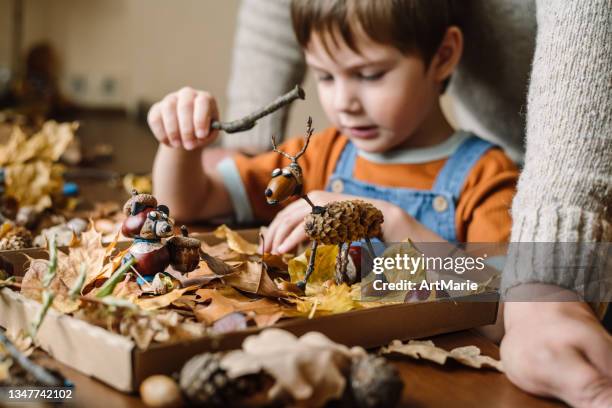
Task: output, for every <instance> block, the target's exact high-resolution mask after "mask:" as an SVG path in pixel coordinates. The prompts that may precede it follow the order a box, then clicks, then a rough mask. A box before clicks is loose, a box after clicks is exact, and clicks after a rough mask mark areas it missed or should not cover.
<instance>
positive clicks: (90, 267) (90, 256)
mask: <svg viewBox="0 0 612 408" xmlns="http://www.w3.org/2000/svg"><path fill="white" fill-rule="evenodd" d="M114 246H115V245H114V244H111V245H109V247H108V248H105V247H104V245H102V234H100V233H99V232H98V231H96V230H95V228H93V225H92V224H90V226H89V229H88V230H87V231H85V232H83V233H82V234H81V238H80V239H78V240H75V241H73V242H72V243H71V245H70V247H69V248H68V254H65V253H63V252H58V254H57V255H58V256H57V261H58V264H57V266H58V272H57V273H58V275H59V276H60V279H61V280H62V282H64V284H65V285H66V286H67V287H72V286H73V285H74V282H75V280H76V279H77V277H78V276H79V270H80V268H81V265H85V270H86V272H87V275H86V277H85V284H84V286H87V284H89V283H90V282H92V281H93V280H95V279H96V278H97V277H98V276H99V275H100V274H101V273H102V271H103V268H104V264H105V263H104V261H105V259H106V258H107V257H108V256H109V254H110V253H112V251H113V249H114Z"/></svg>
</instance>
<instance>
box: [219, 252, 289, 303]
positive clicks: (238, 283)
mask: <svg viewBox="0 0 612 408" xmlns="http://www.w3.org/2000/svg"><path fill="white" fill-rule="evenodd" d="M223 280H224V281H225V282H226V283H227V284H228V285H231V286H233V287H234V288H236V289H240V290H243V291H245V292H249V293H256V294H258V295H262V296H270V297H287V293H285V292H283V291H281V290H279V289H278V287H277V286H276V284H275V283H274V281H272V279H271V278H270V276H269V275H268V273H267V272H266V270H265V269H264V267H263V264H261V263H257V262H252V261H247V262H243V263H242V264H240V267H239V268H238V270H237V271H236V273H234V274H232V275H229V276H226V277H224V278H223Z"/></svg>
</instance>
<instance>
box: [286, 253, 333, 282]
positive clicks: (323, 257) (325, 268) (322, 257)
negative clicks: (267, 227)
mask: <svg viewBox="0 0 612 408" xmlns="http://www.w3.org/2000/svg"><path fill="white" fill-rule="evenodd" d="M310 252H311V250H310V247H309V248H308V249H306V251H305V252H303V253H302V254H301V255H299V256H296V257H295V258H293V259H292V260H290V261H289V276H290V277H291V282H298V281H300V280H302V279H304V275H306V269H307V267H308V260H309V259H310ZM337 256H338V246H337V245H319V246H318V247H317V254H316V257H315V268H314V271H313V273H312V275H310V278H309V279H308V283H322V282H325V281H327V280H329V279H334V277H335V275H336V257H337Z"/></svg>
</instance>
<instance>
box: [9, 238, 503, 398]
mask: <svg viewBox="0 0 612 408" xmlns="http://www.w3.org/2000/svg"><path fill="white" fill-rule="evenodd" d="M241 234H242V235H243V236H244V237H245V238H247V239H251V240H253V241H254V240H255V239H256V236H257V235H256V232H255V231H253V230H245V231H243V232H241ZM194 236H197V237H198V238H200V239H201V240H203V241H205V242H207V243H209V244H215V243H218V242H219V240H218V239H217V238H216V237H214V236H213V235H212V234H199V235H197V234H194ZM125 245H127V243H123V244H122V246H125ZM25 254H27V255H29V256H31V257H34V258H42V257H46V253H45V252H44V251H42V250H40V249H38V250H36V249H31V250H25V251H6V252H3V253H2V256H3V257H4V258H6V259H7V260H9V261H10V262H12V263H13V265H14V267H15V273H16V274H17V275H19V274H23V267H22V266H23V264H24V262H25V259H26V258H25V256H24V255H25ZM466 300H467V301H466ZM472 300H473V301H472ZM40 307H41V305H40V304H39V303H38V302H35V301H33V300H30V299H27V298H25V297H23V296H21V294H19V293H17V292H15V291H13V290H10V289H8V288H4V289H1V290H0V326H3V327H5V328H7V329H10V330H20V329H23V330H27V329H28V325H29V324H30V322H31V321H32V319H33V318H34V316H35V315H36V313H37V311H38V310H39V308H40ZM497 307H498V303H497V294H496V293H494V292H486V293H480V294H478V295H471V296H467V297H465V298H464V299H454V300H437V301H433V302H426V303H406V304H394V305H388V306H381V307H377V308H372V309H361V310H355V311H350V312H346V313H341V314H337V315H330V316H322V317H317V318H314V319H306V318H294V319H289V320H285V321H281V322H279V323H277V324H276V325H274V327H278V328H282V329H285V330H288V331H290V332H292V333H294V334H296V335H298V336H299V335H302V334H304V333H306V332H309V331H319V332H321V333H324V334H325V335H326V336H328V337H329V338H331V339H332V340H334V341H337V342H339V343H342V344H346V345H347V346H356V345H359V346H363V347H365V348H372V347H377V346H382V345H385V344H387V343H389V342H390V341H392V340H394V339H400V340H407V339H411V338H420V337H428V336H433V335H436V334H441V333H448V332H453V331H459V330H465V329H469V328H472V327H476V326H481V325H486V324H492V323H494V322H495V319H496V316H497ZM257 332H259V329H257V328H249V329H247V330H242V331H238V332H231V333H224V334H222V335H216V336H214V337H212V336H209V337H204V338H201V339H197V340H193V341H188V342H180V343H174V344H152V345H151V346H150V347H149V348H148V349H147V350H140V349H138V348H137V347H136V344H135V343H134V342H133V341H131V340H130V339H128V338H126V337H123V336H120V335H118V334H115V333H111V332H109V331H107V330H105V329H103V328H100V327H97V326H93V325H91V324H89V323H87V322H85V321H82V320H79V319H76V318H74V317H71V316H68V315H62V314H60V313H58V312H56V311H55V310H53V309H51V310H50V311H49V313H48V315H47V317H46V319H45V321H44V322H43V324H42V326H41V328H40V330H39V333H38V338H39V342H40V345H41V347H42V348H43V349H44V350H45V351H47V352H48V353H49V354H50V355H51V356H52V357H53V358H55V359H57V360H58V361H60V362H62V363H64V364H66V365H68V366H70V367H73V368H75V369H77V370H79V371H81V372H83V373H85V374H87V375H90V376H92V377H95V378H97V379H99V380H101V381H103V382H105V383H107V384H109V385H110V386H112V387H114V388H116V389H118V390H120V391H125V392H132V391H135V390H137V389H138V386H139V385H140V383H141V382H142V381H143V380H144V379H146V378H147V377H148V376H150V375H153V374H158V373H166V374H170V373H172V372H174V371H177V370H179V369H180V367H181V366H182V365H183V363H184V362H185V361H187V360H188V359H189V358H190V357H192V356H193V355H195V354H198V353H202V352H205V351H219V350H229V349H233V348H238V347H240V345H241V343H242V341H243V340H244V338H246V337H247V336H249V335H252V334H254V333H257Z"/></svg>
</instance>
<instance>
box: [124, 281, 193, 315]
mask: <svg viewBox="0 0 612 408" xmlns="http://www.w3.org/2000/svg"><path fill="white" fill-rule="evenodd" d="M197 288H198V286H188V287H186V288H182V289H174V290H172V291H170V292H168V293H166V294H165V295H161V296H155V297H151V298H147V299H138V300H136V302H135V303H136V304H137V305H138V306H139V307H140V308H141V309H143V310H156V309H161V308H162V307H166V306H168V305H170V304H171V303H172V302H174V301H175V300H177V299H178V298H180V297H181V296H183V293H185V292H189V291H190V290H194V289H197Z"/></svg>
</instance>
